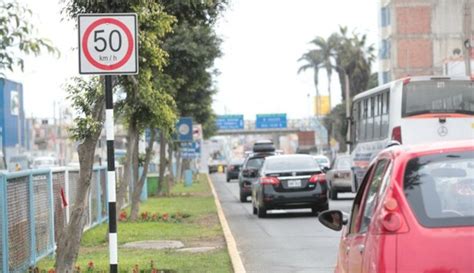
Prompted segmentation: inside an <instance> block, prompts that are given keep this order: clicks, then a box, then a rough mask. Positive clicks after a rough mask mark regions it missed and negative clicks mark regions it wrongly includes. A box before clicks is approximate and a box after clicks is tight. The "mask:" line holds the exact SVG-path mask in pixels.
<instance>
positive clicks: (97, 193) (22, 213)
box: [0, 166, 146, 272]
mask: <svg viewBox="0 0 474 273" xmlns="http://www.w3.org/2000/svg"><path fill="white" fill-rule="evenodd" d="M122 174H123V167H122V166H118V167H117V171H116V176H117V177H116V181H117V183H118V184H120V183H121V182H122V181H121V179H122ZM78 178H79V169H74V168H55V169H44V170H27V171H20V172H13V173H9V172H0V272H24V271H25V270H27V268H28V267H29V266H31V265H35V264H36V263H37V262H38V261H39V260H40V259H41V258H43V257H45V256H47V255H50V254H52V253H54V251H55V248H56V241H57V239H58V238H59V236H60V232H62V230H63V229H64V227H65V225H66V224H67V223H68V221H69V216H70V210H69V208H70V207H73V206H74V202H75V201H76V200H75V199H76V196H75V193H76V192H77V189H78V183H77V180H78ZM131 184H132V187H133V183H131ZM107 185H108V183H107V169H106V168H105V167H94V170H93V173H92V178H91V186H90V191H89V193H88V203H87V205H86V212H87V215H86V227H85V229H89V228H92V227H94V226H96V225H98V224H100V223H103V222H104V221H106V220H107V215H108V206H107V202H108V200H107V198H108V196H107ZM144 188H145V189H146V185H145V187H144ZM130 195H131V190H129V189H127V198H126V199H127V200H126V203H128V201H129V200H130V199H131V198H130ZM62 196H64V197H65V200H66V201H67V203H68V205H67V206H65V207H64V206H63V202H62V199H63V197H62ZM145 198H146V195H145Z"/></svg>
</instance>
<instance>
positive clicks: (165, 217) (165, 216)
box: [161, 213, 169, 222]
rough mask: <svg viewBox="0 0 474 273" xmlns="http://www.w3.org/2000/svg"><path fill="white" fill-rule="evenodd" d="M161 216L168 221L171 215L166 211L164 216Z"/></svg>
mask: <svg viewBox="0 0 474 273" xmlns="http://www.w3.org/2000/svg"><path fill="white" fill-rule="evenodd" d="M161 218H162V219H163V221H165V222H166V221H168V219H169V215H168V213H164V214H163V216H162V217H161Z"/></svg>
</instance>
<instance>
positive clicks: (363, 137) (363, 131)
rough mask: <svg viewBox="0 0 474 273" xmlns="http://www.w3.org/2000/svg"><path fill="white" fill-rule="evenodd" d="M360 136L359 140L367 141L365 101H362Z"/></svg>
mask: <svg viewBox="0 0 474 273" xmlns="http://www.w3.org/2000/svg"><path fill="white" fill-rule="evenodd" d="M360 124H361V127H362V128H361V134H360V140H361V141H365V140H366V139H367V134H366V131H367V128H366V127H367V99H365V100H363V101H362V118H361V123H360Z"/></svg>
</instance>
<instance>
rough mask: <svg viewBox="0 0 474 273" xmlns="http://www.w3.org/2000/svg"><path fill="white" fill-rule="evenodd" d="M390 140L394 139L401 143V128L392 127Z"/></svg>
mask: <svg viewBox="0 0 474 273" xmlns="http://www.w3.org/2000/svg"><path fill="white" fill-rule="evenodd" d="M392 140H396V141H398V142H400V144H402V128H401V127H400V126H397V127H394V128H393V129H392Z"/></svg>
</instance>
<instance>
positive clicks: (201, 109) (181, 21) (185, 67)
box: [160, 0, 227, 190]
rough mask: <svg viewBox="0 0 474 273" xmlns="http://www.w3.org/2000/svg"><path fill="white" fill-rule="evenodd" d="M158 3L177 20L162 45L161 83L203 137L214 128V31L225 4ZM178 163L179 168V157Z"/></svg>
mask: <svg viewBox="0 0 474 273" xmlns="http://www.w3.org/2000/svg"><path fill="white" fill-rule="evenodd" d="M161 3H162V4H163V5H164V7H165V11H166V12H167V13H169V14H171V15H173V16H175V17H176V19H177V22H176V23H175V24H174V26H173V32H172V33H171V34H170V35H169V36H168V37H167V38H166V40H165V43H164V49H165V50H166V51H167V52H168V54H169V62H168V65H167V66H166V67H165V68H164V78H163V79H162V82H163V83H164V84H165V85H167V88H166V89H167V90H169V91H170V94H172V96H173V98H174V99H175V101H176V105H177V110H178V114H179V115H180V116H188V117H192V118H193V121H194V122H195V123H200V124H203V129H204V134H205V135H206V136H209V135H210V134H212V132H213V128H214V127H213V126H212V125H211V123H212V120H213V119H214V117H215V115H214V113H213V111H212V96H213V95H214V94H215V92H216V89H215V88H214V86H213V76H214V75H215V74H216V72H215V71H212V70H211V69H212V67H213V65H214V60H215V59H216V58H218V57H219V56H220V55H221V51H220V43H221V40H220V39H219V37H218V36H217V35H216V33H215V31H214V23H215V22H216V20H217V18H218V16H219V15H220V13H221V12H222V11H223V10H224V9H225V7H226V5H227V1H226V0H213V1H196V0H162V1H161ZM168 140H169V141H168V143H169V144H168V146H169V147H170V148H169V149H168V155H169V158H168V165H169V166H168V167H169V172H170V174H172V169H171V166H172V161H173V159H172V154H173V150H174V149H176V147H175V144H174V143H173V142H172V141H171V139H168ZM177 154H178V155H179V153H177ZM161 160H164V158H160V161H161ZM177 163H178V165H181V164H180V159H179V158H178V160H177ZM178 175H180V174H179V173H178ZM169 178H170V179H169V180H168V183H169V185H168V187H167V189H168V190H169V189H170V184H171V183H172V181H173V177H172V175H170V177H169Z"/></svg>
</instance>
